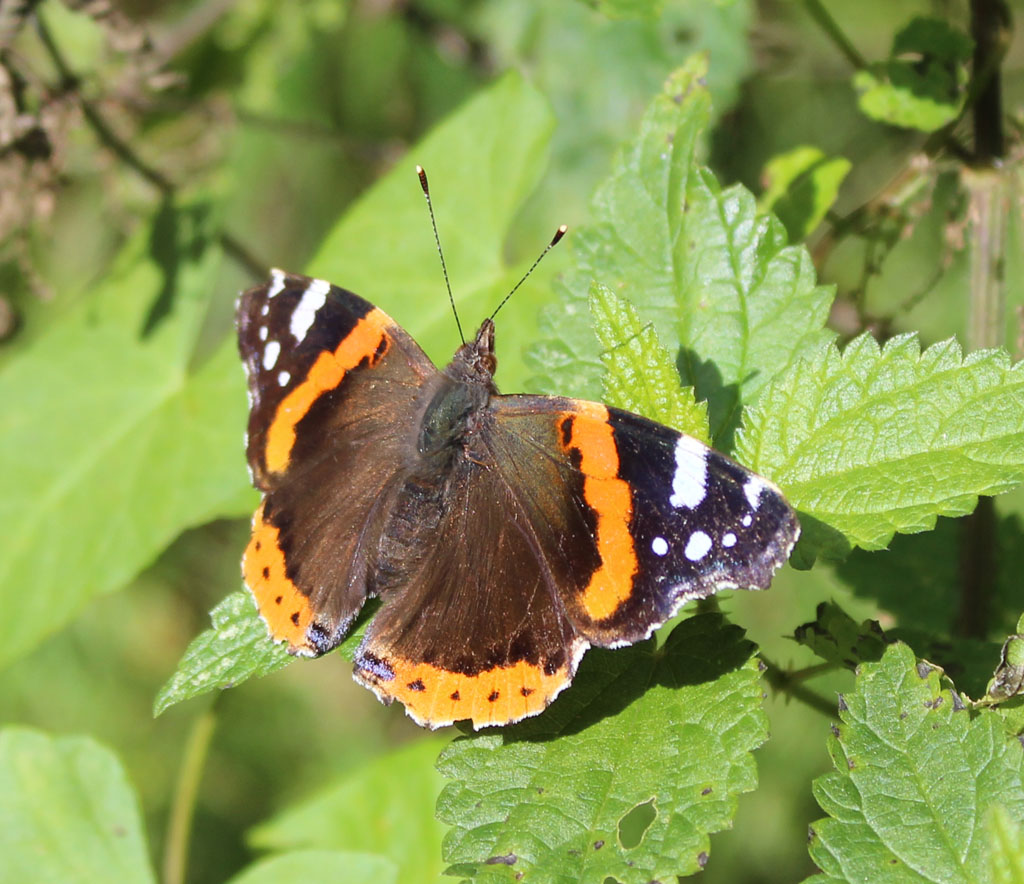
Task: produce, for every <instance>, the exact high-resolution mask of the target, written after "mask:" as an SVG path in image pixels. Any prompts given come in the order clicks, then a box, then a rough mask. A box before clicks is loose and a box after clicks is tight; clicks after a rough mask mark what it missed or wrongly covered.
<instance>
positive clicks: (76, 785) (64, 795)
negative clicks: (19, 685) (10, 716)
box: [0, 727, 156, 884]
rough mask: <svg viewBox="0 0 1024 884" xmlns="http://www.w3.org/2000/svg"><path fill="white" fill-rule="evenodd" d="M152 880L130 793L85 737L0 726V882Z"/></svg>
mask: <svg viewBox="0 0 1024 884" xmlns="http://www.w3.org/2000/svg"><path fill="white" fill-rule="evenodd" d="M27 881H31V882H33V884H106V882H108V881H117V882H119V884H122V882H123V884H149V882H155V881H156V878H155V876H154V874H153V870H152V868H151V867H150V864H149V858H148V857H147V855H146V843H145V839H144V837H143V831H142V820H141V819H140V817H139V807H138V802H137V800H136V797H135V792H134V790H133V789H132V787H131V784H130V783H129V782H128V778H127V777H126V776H125V772H124V768H123V767H122V766H121V763H120V762H119V761H118V760H117V757H116V756H115V755H114V754H113V753H112V752H111V751H110V750H109V749H106V748H105V747H103V746H101V745H100V744H99V743H97V742H95V741H94V740H92V739H90V738H88V737H56V738H55V737H50V736H48V735H47V734H44V733H41V732H39V731H33V730H28V729H26V728H15V727H11V728H5V729H4V730H2V731H0V884H25V882H27Z"/></svg>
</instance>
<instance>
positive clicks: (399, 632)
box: [355, 459, 586, 728]
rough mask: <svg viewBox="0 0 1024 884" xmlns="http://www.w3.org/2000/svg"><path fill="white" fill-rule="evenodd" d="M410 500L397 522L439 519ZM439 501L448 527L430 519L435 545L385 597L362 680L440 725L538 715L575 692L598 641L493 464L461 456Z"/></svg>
mask: <svg viewBox="0 0 1024 884" xmlns="http://www.w3.org/2000/svg"><path fill="white" fill-rule="evenodd" d="M408 491H409V493H408V494H407V495H405V496H404V499H403V503H402V504H400V505H399V506H398V507H397V508H396V513H401V512H402V511H403V510H406V511H407V512H408V514H409V518H410V519H416V518H417V516H416V513H417V511H420V512H431V511H433V510H434V501H431V500H422V499H417V498H416V492H415V491H414V490H411V489H409V490H408ZM439 500H441V501H443V503H442V504H441V513H440V517H439V518H438V519H437V520H436V526H435V525H433V520H430V517H429V516H428V517H427V519H428V520H430V521H431V526H432V529H433V530H432V531H431V533H430V537H431V538H432V540H431V544H430V548H429V550H428V552H427V553H426V555H424V556H423V557H422V559H421V560H420V562H419V563H418V565H417V567H416V568H415V569H414V570H413V571H411V572H410V573H408V574H407V575H406V576H405V579H404V580H402V581H401V586H400V587H396V589H395V590H394V591H393V592H388V593H386V594H384V600H385V602H384V605H383V606H382V608H381V610H380V611H378V612H377V615H376V617H375V618H374V620H373V622H372V623H371V624H370V627H369V629H368V630H367V633H366V637H365V638H364V640H363V643H362V645H361V646H360V648H359V651H358V652H357V654H356V661H355V662H356V669H355V674H356V678H357V680H358V681H360V682H362V683H363V684H365V685H366V686H367V687H369V688H371V689H372V690H373V691H374V692H375V693H376V694H377V696H378V697H380V699H381V700H383V701H384V702H386V703H390V702H391V701H392V700H396V699H397V700H400V701H401V702H402V703H404V704H405V708H406V711H407V713H408V714H409V715H410V716H411V717H412V718H413V719H414V720H415V721H417V722H418V723H419V724H422V725H426V726H428V727H435V728H436V727H440V726H442V725H446V724H451V723H452V722H454V721H458V720H461V719H471V720H472V722H473V724H474V726H475V727H477V728H479V727H483V726H485V725H492V724H507V723H509V722H512V721H517V720H519V719H521V718H524V717H525V716H528V715H534V714H536V713H538V712H540V711H541V710H542V709H544V707H545V706H547V705H548V704H549V703H550V702H551V701H552V700H553V699H554V697H555V696H556V695H557V694H558V692H559V691H561V690H562V689H563V688H564V687H565V686H566V685H568V684H569V682H570V681H571V679H572V676H573V674H574V673H575V671H576V665H577V663H578V662H579V658H580V656H582V653H583V651H584V650H585V649H586V642H584V641H583V640H582V639H580V638H579V637H577V636H576V635H575V633H574V631H573V628H572V626H571V625H570V623H569V621H568V619H567V618H566V616H565V614H564V613H563V612H562V610H561V608H560V605H559V603H558V601H557V600H556V598H555V596H554V594H553V593H552V586H551V576H550V574H548V573H547V572H546V571H545V568H544V563H543V561H542V559H541V558H540V557H539V556H538V550H537V548H536V545H535V542H534V538H533V536H532V531H531V526H530V525H529V524H527V520H528V514H527V513H526V511H525V510H524V509H523V508H522V507H521V506H520V505H519V503H518V502H517V499H516V496H515V495H514V494H513V493H512V491H511V489H510V488H509V487H508V486H507V485H505V484H504V483H503V482H502V481H501V479H500V476H499V474H498V473H497V472H496V471H495V469H494V468H493V464H487V463H479V462H476V461H473V460H472V459H460V460H459V461H458V462H457V464H456V465H455V467H454V468H453V472H452V474H451V478H450V482H449V484H448V486H447V490H444V491H442V493H441V494H440V496H439ZM419 524H422V521H420V522H419Z"/></svg>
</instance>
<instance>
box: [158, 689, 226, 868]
mask: <svg viewBox="0 0 1024 884" xmlns="http://www.w3.org/2000/svg"><path fill="white" fill-rule="evenodd" d="M214 706H215V702H214V703H211V704H210V706H209V707H208V708H207V709H206V711H204V712H203V713H202V714H201V715H200V716H199V717H198V718H196V720H195V721H194V722H193V723H192V729H191V730H190V732H189V735H188V742H187V743H186V744H185V753H184V755H183V756H182V759H181V768H180V769H179V771H178V782H177V785H176V786H175V789H174V803H173V804H172V805H171V815H170V819H169V820H168V821H167V839H166V843H165V844H164V861H163V880H164V884H182V882H184V880H185V869H186V867H187V864H188V847H189V839H190V836H191V831H192V817H193V816H194V814H195V807H196V795H197V794H198V792H199V781H200V780H201V778H202V774H203V767H204V766H205V764H206V756H207V754H208V753H209V750H210V742H211V740H212V738H213V730H214V727H215V725H216V723H217V716H216V715H215V714H214Z"/></svg>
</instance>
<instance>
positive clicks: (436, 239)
mask: <svg viewBox="0 0 1024 884" xmlns="http://www.w3.org/2000/svg"><path fill="white" fill-rule="evenodd" d="M416 174H417V175H419V178H420V187H422V188H423V195H424V196H425V197H426V198H427V211H428V212H430V226H431V227H433V228H434V242H436V243H437V256H438V257H439V258H440V259H441V272H442V273H443V274H444V285H445V288H447V289H448V300H449V301H451V304H452V313H454V314H455V325H456V327H457V328H458V330H459V338H460V339H461V341H462V343H463V344H465V343H466V336H465V335H464V334H463V333H462V323H461V322H459V311H458V310H456V309H455V296H454V295H453V294H452V286H451V283H450V282H448V268H447V266H445V263H444V252H443V251H441V237H440V236H438V235H437V221H436V220H435V219H434V204H433V203H432V202H430V187H429V185H428V184H427V173H426V172H424V171H423V166H417V167H416Z"/></svg>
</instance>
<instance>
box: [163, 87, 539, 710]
mask: <svg viewBox="0 0 1024 884" xmlns="http://www.w3.org/2000/svg"><path fill="white" fill-rule="evenodd" d="M550 126H551V115H550V112H549V111H548V110H547V107H546V105H545V103H544V101H543V99H542V98H541V97H540V96H539V95H538V94H537V93H536V92H535V91H534V90H533V89H531V88H530V87H529V86H528V85H526V84H525V82H524V81H523V80H522V79H521V78H520V77H518V76H516V75H509V76H506V77H504V78H502V79H501V80H499V81H498V83H497V84H495V85H494V86H492V87H491V88H489V89H487V90H484V91H482V92H481V93H480V94H479V95H478V96H476V97H475V98H474V99H473V100H472V101H470V102H468V103H467V104H466V106H465V107H464V108H463V109H461V110H460V111H459V112H458V113H456V114H454V115H453V116H452V117H450V118H449V119H448V120H446V121H445V122H444V123H443V124H441V125H440V126H439V127H438V128H437V129H436V130H434V132H433V133H432V134H430V135H429V136H428V137H427V138H426V139H425V140H424V141H423V142H422V143H421V144H419V145H418V146H417V147H415V148H414V149H413V151H412V154H413V155H414V156H415V157H417V158H420V161H421V162H422V163H423V164H424V165H425V166H427V168H428V171H429V172H430V174H431V181H432V186H433V188H434V189H435V190H436V189H437V186H438V183H439V182H440V181H446V182H449V184H450V186H448V187H446V188H445V196H444V199H443V200H440V199H438V201H437V205H436V210H437V215H438V225H439V227H441V228H442V232H444V231H447V230H450V232H451V233H452V234H454V236H450V237H448V236H446V237H445V241H444V242H445V254H446V256H447V260H448V263H449V266H451V267H453V275H455V276H456V278H460V279H463V280H465V278H466V277H469V278H470V279H471V280H472V282H471V284H470V285H468V286H464V287H463V288H462V289H461V291H462V292H467V291H468V292H469V293H470V296H469V298H468V299H467V298H460V299H459V302H460V304H462V305H463V306H465V303H466V300H469V301H471V302H472V303H475V304H477V305H478V306H479V303H480V302H481V300H482V301H483V302H484V303H486V304H490V305H492V307H493V305H494V304H496V303H497V302H498V300H499V297H500V295H498V294H497V293H498V292H502V293H503V291H505V290H507V289H503V287H504V285H505V282H504V276H503V274H504V273H505V272H506V269H507V268H505V265H504V263H503V259H502V244H503V242H504V238H505V236H506V233H507V231H508V228H509V226H510V225H511V223H512V220H513V218H514V216H515V214H516V212H517V210H518V208H519V206H520V204H521V202H522V201H523V199H525V197H526V195H527V194H528V192H529V190H530V188H531V187H532V185H533V182H534V180H535V178H536V176H537V175H538V174H539V173H540V170H541V169H542V168H543V154H544V147H545V144H546V141H547V135H548V131H549V129H550ZM414 162H415V161H414V160H410V163H409V164H408V168H404V167H399V168H396V169H395V170H393V171H392V172H391V173H390V174H388V175H387V176H385V177H384V178H382V179H381V180H380V181H378V182H377V184H375V185H374V187H373V188H372V189H371V190H370V191H369V192H368V193H367V194H366V196H365V197H363V198H362V199H361V200H360V201H359V202H358V203H357V204H356V205H355V206H354V207H353V208H352V210H351V211H350V212H348V213H347V214H346V215H345V216H344V218H342V219H341V220H340V221H339V222H338V224H337V226H336V227H335V228H334V229H333V230H332V231H331V233H330V234H328V236H327V237H326V239H325V241H324V243H323V245H322V246H321V248H320V250H319V253H318V256H317V257H316V258H314V260H313V262H312V269H311V271H310V272H311V273H313V274H315V275H317V276H321V277H324V278H326V279H330V280H334V281H336V282H338V283H339V284H342V285H344V286H345V287H347V288H352V289H355V290H356V291H361V292H362V294H363V295H365V296H366V297H368V298H370V299H371V300H373V301H374V302H375V303H378V304H379V305H380V306H381V307H382V308H384V309H386V310H388V311H389V312H391V314H392V315H393V316H394V317H395V318H396V319H398V320H399V321H401V322H403V324H404V322H405V320H406V317H405V316H404V314H405V313H407V312H408V307H409V305H417V307H418V309H419V311H420V315H419V317H418V318H417V317H415V316H413V317H409V319H410V320H411V321H409V329H410V331H411V332H416V334H417V338H418V340H419V342H420V343H421V344H422V345H424V347H425V348H427V349H428V350H430V349H433V350H434V354H435V356H437V355H438V354H439V353H441V354H443V357H442V358H443V360H444V361H446V358H447V357H448V356H450V355H451V352H452V351H451V349H450V347H448V346H447V344H442V343H440V342H441V341H446V342H448V343H449V344H450V343H454V340H453V339H454V335H455V326H454V323H453V322H452V317H451V312H450V308H449V306H448V300H447V298H446V297H445V296H444V294H443V288H441V287H440V286H441V276H440V269H439V267H438V264H437V250H436V246H435V244H434V241H433V237H432V234H431V232H430V222H429V220H428V216H427V214H426V207H425V205H424V203H423V193H422V191H421V190H420V187H419V183H418V181H417V178H416V174H415V171H414V168H415V166H414ZM446 221H447V222H448V223H447V224H446V223H445V222H446ZM396 230H402V231H421V233H422V235H420V236H416V237H410V238H409V239H407V240H403V245H402V248H401V249H398V250H396V249H395V246H394V232H395V231H396ZM455 266H457V267H458V270H457V271H456V270H454V268H455ZM481 312H483V311H482V309H481ZM228 343H229V344H230V348H231V349H232V351H233V349H234V343H233V341H232V342H228ZM231 361H232V363H235V362H237V357H234V356H233V357H232V358H231ZM237 396H238V400H239V403H244V396H242V394H241V392H240V391H239V392H238V394H237ZM240 407H241V405H239V408H240ZM229 416H230V418H231V419H232V420H233V421H234V423H233V425H232V426H231V428H230V431H231V433H232V437H231V443H230V450H231V451H234V452H238V454H237V457H239V458H240V457H241V446H240V444H239V441H238V438H239V437H238V434H239V432H240V430H241V428H242V427H244V425H245V418H244V416H243V415H242V414H237V415H236V414H235V413H234V412H233V411H230V410H229ZM238 474H239V475H240V476H244V473H243V472H242V471H241V469H240V468H239V469H238ZM239 555H241V551H239ZM242 598H243V597H241V596H238V597H236V596H232V597H231V599H234V601H233V602H231V604H230V605H227V606H226V607H224V608H223V610H221V609H220V608H218V611H221V615H222V616H223V617H224V618H225V619H224V621H223V628H219V627H217V626H216V625H215V627H214V629H213V630H210V631H207V632H206V633H204V634H203V636H200V637H199V638H198V639H196V640H195V642H193V644H192V646H190V647H189V649H188V651H187V652H186V655H185V658H184V659H183V660H182V662H181V664H180V666H179V669H178V671H177V672H176V673H175V675H174V676H173V677H172V678H171V680H170V681H169V682H168V683H167V685H165V686H164V688H163V689H162V690H161V692H160V694H159V696H158V697H157V700H156V703H155V709H156V712H157V713H158V714H159V712H160V711H162V710H163V709H165V708H167V706H169V705H171V704H173V703H177V702H180V701H181V700H183V699H187V698H188V697H193V696H197V695H198V694H201V693H206V692H207V691H210V690H213V689H214V688H216V687H225V686H229V685H237V684H238V683H240V682H241V681H243V680H244V679H246V678H249V677H251V676H252V675H264V674H266V673H267V672H271V671H273V670H274V669H277V668H280V667H281V666H283V665H285V664H287V663H288V662H290V660H291V659H294V658H289V657H288V656H287V655H284V654H283V652H282V651H281V650H280V649H275V648H273V647H272V646H271V642H270V640H269V638H268V637H267V634H266V629H265V628H264V627H263V625H262V624H261V623H259V621H258V620H257V618H256V615H255V611H254V610H252V609H251V606H247V605H246V604H244V602H243V601H241V600H240V599H242ZM229 601H230V599H229ZM367 614H368V612H367V613H366V614H364V615H363V617H364V618H365V617H366V616H367ZM358 637H359V633H358V632H357V633H353V635H350V636H349V638H348V639H347V640H346V642H345V644H344V645H342V649H341V650H342V653H343V654H346V655H347V656H348V659H351V651H350V650H348V649H350V648H352V647H353V641H354V640H357V639H358ZM221 667H223V668H221Z"/></svg>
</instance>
